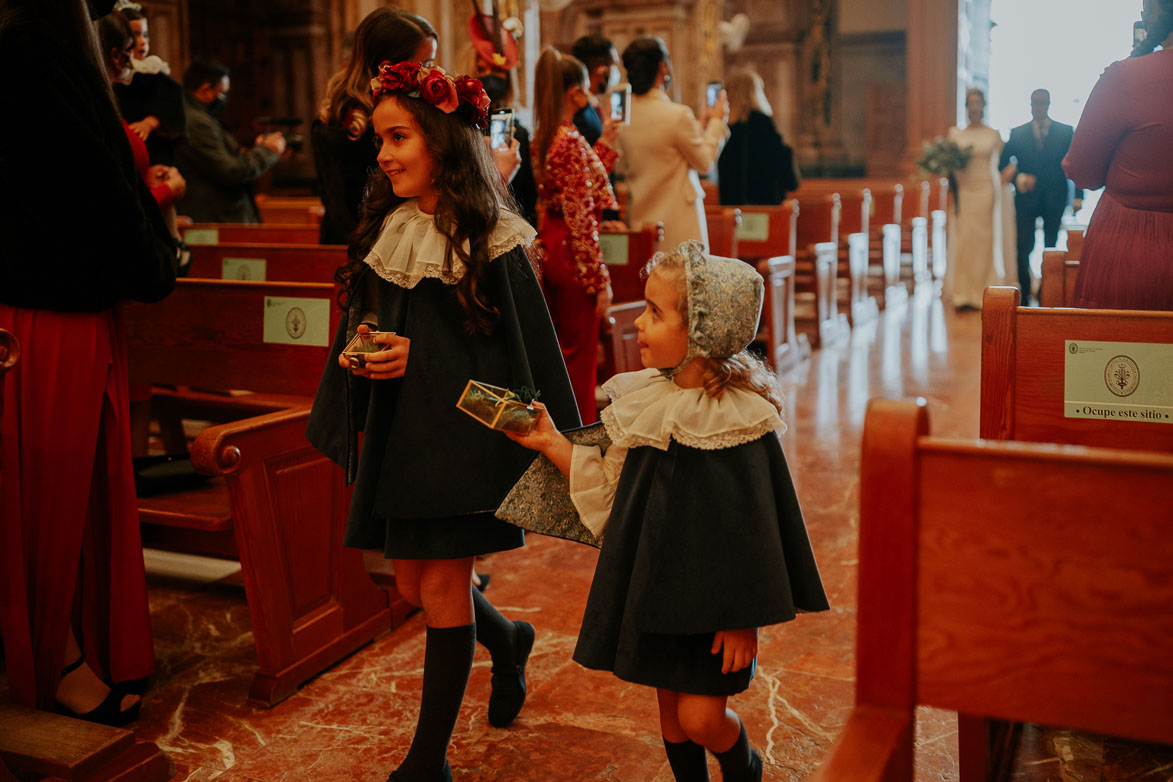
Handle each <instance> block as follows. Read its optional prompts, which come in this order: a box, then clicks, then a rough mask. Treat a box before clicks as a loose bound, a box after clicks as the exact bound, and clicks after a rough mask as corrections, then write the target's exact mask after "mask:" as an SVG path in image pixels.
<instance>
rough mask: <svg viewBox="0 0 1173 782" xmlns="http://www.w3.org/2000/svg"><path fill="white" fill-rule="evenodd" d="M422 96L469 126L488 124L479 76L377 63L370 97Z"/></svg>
mask: <svg viewBox="0 0 1173 782" xmlns="http://www.w3.org/2000/svg"><path fill="white" fill-rule="evenodd" d="M388 93H390V94H399V95H406V96H407V97H409V98H423V100H424V101H425V102H426V103H428V104H429V105H432V106H435V107H436V108H437V109H439V110H440V111H442V112H444V113H445V114H452V113H453V112H456V113H457V114H459V115H460V116H461V117H462V118H463V119H464V120H465V121H466V122H468V123H469V124H470V125H473V126H475V127H478V128H480V129H481V130H484V129H485V128H487V127H488V126H489V96H488V95H487V94H486V93H485V88H484V85H482V84H481V80H480V79H474V78H472V77H471V76H457V77H456V78H455V79H453V78H452V77H451V76H449V75H448V74H447V73H445V72H444V69H443V68H438V67H436V68H428V67H425V66H420V65H417V64H416V63H414V62H397V63H394V64H393V63H391V62H390V61H388V60H384V61H383V62H382V63H380V64H379V73H378V75H377V76H375V78H373V79H371V98H372V99H373V100H375V101H378V99H379V96H380V95H383V94H388Z"/></svg>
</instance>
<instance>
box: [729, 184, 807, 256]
mask: <svg viewBox="0 0 1173 782" xmlns="http://www.w3.org/2000/svg"><path fill="white" fill-rule="evenodd" d="M737 208H738V209H740V210H741V223H740V225H738V226H737V257H738V258H741V259H742V260H743V261H751V262H755V261H759V260H761V259H762V258H774V257H776V256H779V255H789V256H790V257H792V258H793V257H794V255H795V251H796V249H797V247H798V245H797V244H796V242H797V240H798V218H799V214H800V212H801V210H800V209H799V205H798V201H796V200H794V199H793V198H792V199H789V200H787V201H785V202H784V203H783V204H782V205H781V206H751V205H747V206H739V207H737Z"/></svg>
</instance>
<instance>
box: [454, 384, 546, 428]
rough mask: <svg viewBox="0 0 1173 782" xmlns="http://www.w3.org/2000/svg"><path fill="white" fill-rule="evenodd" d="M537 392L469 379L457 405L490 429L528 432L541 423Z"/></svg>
mask: <svg viewBox="0 0 1173 782" xmlns="http://www.w3.org/2000/svg"><path fill="white" fill-rule="evenodd" d="M536 398H537V394H535V393H532V392H530V393H522V392H517V391H510V390H509V389H507V388H501V387H500V386H494V385H489V384H488V383H480V382H478V381H476V380H470V381H468V385H466V386H465V387H464V393H462V394H461V395H460V400H459V401H458V402H457V403H456V406H457V407H458V408H460V409H461V410H463V411H464V412H466V413H468V414H469V415H471V416H472V417H473V418H475V419H477V420H478V421H480V422H481V423H482V424H484V425H485V426H487V427H489V428H490V429H497V430H499V431H503V432H518V433H520V434H529V432H530V431H531V430H532V429H533V428H534V425H535V424H536V423H537V422H538V415H539V413H538V409H537V408H536V407H534V406H533V404H532V402H533V400H534V399H536Z"/></svg>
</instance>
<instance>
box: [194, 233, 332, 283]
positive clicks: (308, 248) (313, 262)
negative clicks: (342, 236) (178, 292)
mask: <svg viewBox="0 0 1173 782" xmlns="http://www.w3.org/2000/svg"><path fill="white" fill-rule="evenodd" d="M346 261H347V257H346V247H344V246H342V245H329V244H273V243H263V244H253V243H231V244H230V243H227V242H225V243H222V244H206V245H192V248H191V270H190V271H189V272H188V277H189V278H192V279H203V280H252V281H260V280H275V281H278V282H322V283H333V282H334V273H335V272H336V271H337V270H338V267H340V266H342V265H344V264H345V263H346Z"/></svg>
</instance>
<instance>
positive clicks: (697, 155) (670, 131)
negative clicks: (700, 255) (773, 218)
mask: <svg viewBox="0 0 1173 782" xmlns="http://www.w3.org/2000/svg"><path fill="white" fill-rule="evenodd" d="M623 67H624V68H626V69H627V80H628V81H629V82H631V91H632V94H633V97H632V99H631V124H630V125H625V126H624V127H621V128H620V129H619V142H618V147H619V151H620V152H621V153H622V155H623V159H624V167H625V170H626V173H627V186H628V188H629V189H630V191H631V200H630V201H629V202H628V206H627V223H628V225H630V226H631V227H632V228H642V227H644V226H645V225H648V224H654V223H657V222H662V223H663V224H664V243H665V245H666V246H668V247H676V246H677V245H678V244H680V243H681V242H683V241H686V240H688V239H696V240H698V241H700V242H701V243H702V244H703V245H704V246H705V249H706V250H707V249H708V245H709V232H708V228H707V227H706V224H705V192H704V190H702V189H701V183H700V178H699V177H698V176H697V172H698V171H702V172H703V171H708V170H709V169H710V168H711V167H712V165H713V163H714V162H715V161H716V159H717V155H719V154H720V152H721V147H723V146H724V144H725V139H727V138H728V137H729V126H728V125H727V124H725V120H726V118H727V117H728V115H729V101H728V99H727V98H726V96H725V93H724V91H722V93H721V96H720V97H719V98H718V100H717V103H716V105H715V106H712V107H710V108H708V109H706V110H705V113H704V115H703V121H704V127H703V128H702V126H701V125H700V124H699V123H698V122H697V120H696V115H694V114H693V113H692V109H690V108H688V107H687V106H682V105H680V104H678V103H674V102H673V101H672V99H671V98H669V97H668V89H667V88H668V85H669V84H670V83H671V81H672V62H671V60H670V59H669V58H668V50H667V49H666V48H665V47H664V42H663V41H661V40H660V39H659V38H656V37H654V36H651V35H641V36H639V37H638V38H636V39H635V40H634V41H632V42H631V43H630V44H629V45H628V46H627V48H626V49H624V50H623Z"/></svg>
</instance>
